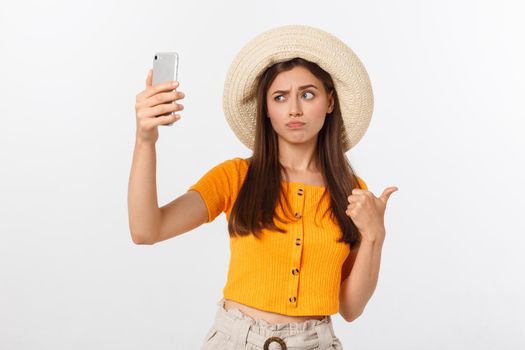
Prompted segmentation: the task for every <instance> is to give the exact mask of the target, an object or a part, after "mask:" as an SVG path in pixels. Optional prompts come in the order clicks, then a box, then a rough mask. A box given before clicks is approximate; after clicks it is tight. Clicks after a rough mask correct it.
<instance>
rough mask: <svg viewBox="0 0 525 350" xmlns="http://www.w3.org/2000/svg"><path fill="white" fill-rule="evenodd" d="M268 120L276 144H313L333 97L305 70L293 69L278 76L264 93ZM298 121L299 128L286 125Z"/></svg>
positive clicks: (300, 67)
mask: <svg viewBox="0 0 525 350" xmlns="http://www.w3.org/2000/svg"><path fill="white" fill-rule="evenodd" d="M266 104H267V107H268V118H270V121H271V123H272V127H273V129H274V130H275V132H276V133H277V134H278V138H279V142H288V143H291V144H302V143H309V142H316V141H317V134H318V133H319V130H321V128H322V127H323V125H324V120H325V118H326V114H327V113H330V112H332V110H333V104H334V101H333V96H332V94H330V95H328V94H327V93H326V91H325V89H324V86H323V83H322V82H321V80H319V79H317V78H316V77H315V75H313V74H312V73H311V72H310V71H309V70H308V69H306V68H304V67H302V66H296V67H294V68H292V69H291V70H289V71H285V72H281V73H279V74H278V75H277V76H276V78H275V79H274V81H273V82H272V84H271V85H270V87H269V88H268V91H267V97H266ZM290 122H301V123H303V124H301V125H299V126H295V127H294V126H292V125H288V123H290Z"/></svg>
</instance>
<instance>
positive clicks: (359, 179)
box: [357, 176, 368, 190]
mask: <svg viewBox="0 0 525 350" xmlns="http://www.w3.org/2000/svg"><path fill="white" fill-rule="evenodd" d="M357 181H358V182H359V185H360V186H361V188H362V189H363V190H368V186H367V185H366V183H365V181H364V180H363V179H361V178H360V177H359V176H358V177H357Z"/></svg>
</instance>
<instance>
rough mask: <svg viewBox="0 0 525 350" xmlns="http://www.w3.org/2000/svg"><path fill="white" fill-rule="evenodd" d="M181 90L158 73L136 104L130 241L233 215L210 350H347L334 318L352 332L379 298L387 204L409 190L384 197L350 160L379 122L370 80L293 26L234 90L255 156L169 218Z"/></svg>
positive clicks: (257, 48)
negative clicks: (158, 170) (160, 80)
mask: <svg viewBox="0 0 525 350" xmlns="http://www.w3.org/2000/svg"><path fill="white" fill-rule="evenodd" d="M150 73H151V72H150ZM176 88H177V85H175V86H173V85H170V84H158V85H156V86H152V85H151V74H148V78H147V81H146V90H144V91H142V92H141V93H139V95H137V103H136V114H137V142H136V146H135V152H134V159H133V165H132V173H131V176H130V187H129V197H128V208H129V217H130V229H131V234H132V238H133V241H134V242H135V243H138V244H153V243H156V242H160V241H163V240H166V239H168V238H171V237H174V236H177V235H179V234H182V233H184V232H187V231H190V230H192V229H194V228H196V227H198V226H200V225H201V224H203V223H207V222H211V221H212V220H214V219H215V218H216V217H217V216H218V215H219V214H220V213H223V212H224V213H226V218H227V220H228V231H229V234H230V249H231V251H230V253H231V254H230V265H229V271H228V279H227V282H226V286H225V287H224V290H223V297H222V298H221V299H220V300H219V302H218V303H217V305H218V306H219V307H218V310H217V313H216V317H215V322H214V324H213V325H212V327H211V329H210V330H209V332H208V334H207V335H206V338H205V341H204V344H203V349H342V344H341V342H340V340H339V338H338V337H337V336H336V335H335V334H334V330H333V326H332V319H331V315H332V314H335V313H337V312H339V313H340V314H341V316H342V317H343V318H344V319H345V320H346V321H348V322H351V321H352V320H354V319H355V318H357V317H358V316H359V315H360V314H361V313H362V312H363V310H364V308H365V305H366V303H367V302H368V300H369V299H370V297H371V296H372V293H373V291H374V289H375V286H376V284H377V277H378V273H379V265H380V256H381V249H382V245H383V241H384V238H385V233H386V230H385V227H384V220H383V219H384V212H385V208H386V203H387V200H388V198H389V197H390V195H391V194H392V193H393V192H394V191H396V190H398V189H397V187H389V188H387V189H385V190H384V192H383V193H382V194H381V196H380V197H376V196H374V194H372V192H370V191H368V190H367V187H366V184H365V182H364V181H363V180H362V179H361V178H360V177H358V176H357V175H356V174H355V172H354V171H353V169H352V167H351V166H350V164H349V162H348V160H347V158H346V157H345V152H346V151H348V150H349V149H350V148H351V147H353V146H355V144H356V143H357V142H358V141H359V140H360V139H361V137H362V136H363V134H364V133H365V131H366V129H367V127H368V125H369V122H370V118H371V115H372V105H373V97H372V90H371V87H370V82H369V79H368V75H367V73H366V70H365V68H364V67H363V65H362V64H361V62H360V61H359V59H358V58H357V56H356V55H355V54H354V53H353V51H352V50H351V49H350V48H349V47H348V46H346V45H345V44H344V43H342V42H341V41H340V40H339V39H337V38H336V37H334V36H333V35H331V34H329V33H327V32H325V31H322V30H320V29H317V28H313V27H309V26H298V25H293V26H283V27H278V28H274V29H272V30H269V31H267V32H264V33H262V34H260V35H259V36H257V37H256V38H254V39H252V40H251V41H250V42H249V43H248V44H247V45H246V46H245V47H244V48H243V49H242V50H241V51H240V52H239V53H238V55H237V57H236V58H235V59H234V61H233V63H232V65H231V67H230V70H229V72H228V75H227V77H226V82H225V91H224V112H225V115H226V120H227V121H228V123H229V125H230V126H231V128H232V129H233V131H234V133H235V134H236V136H237V137H238V138H239V139H240V140H241V142H242V143H243V144H245V145H246V146H247V147H248V148H250V149H251V150H252V151H253V154H252V156H251V157H249V158H248V159H242V158H238V157H235V158H232V159H228V160H226V161H224V162H222V163H220V164H218V165H217V166H215V167H213V168H212V169H210V170H209V171H208V172H207V173H206V174H205V175H204V176H203V177H202V178H201V179H199V180H198V181H197V182H196V183H195V184H194V185H193V186H191V187H190V188H189V189H188V191H187V192H186V193H185V194H184V195H182V196H180V197H179V198H177V199H175V200H174V201H172V202H171V203H168V204H167V205H165V206H163V207H162V208H158V205H157V199H156V188H155V147H154V145H155V142H156V141H157V139H158V131H157V126H158V125H162V124H169V123H171V122H173V121H177V120H178V119H179V118H180V116H178V115H174V116H166V117H158V116H160V115H162V114H164V113H166V112H175V111H179V110H182V109H183V107H182V105H180V104H176V105H175V106H172V105H171V104H168V103H169V102H171V101H174V100H179V99H182V98H183V97H184V94H183V93H182V92H180V91H175V90H176ZM170 91H173V92H170ZM358 252H359V254H358Z"/></svg>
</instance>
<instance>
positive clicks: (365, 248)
mask: <svg viewBox="0 0 525 350" xmlns="http://www.w3.org/2000/svg"><path fill="white" fill-rule="evenodd" d="M383 236H384V235H383ZM382 249H383V240H382V239H378V240H375V241H370V240H367V239H363V240H362V242H361V244H360V246H359V248H358V249H354V250H352V251H351V253H350V254H353V257H352V256H350V259H352V258H353V259H355V262H354V263H353V266H352V267H351V270H350V274H349V276H348V277H347V278H345V280H343V282H342V283H341V289H340V292H339V313H340V314H341V316H342V317H343V318H344V319H345V320H346V321H347V322H352V321H353V320H355V319H356V318H358V317H359V316H360V315H361V314H362V313H363V311H364V309H365V306H366V304H367V303H368V301H369V300H370V298H371V297H372V294H373V293H374V290H375V288H376V286H377V280H378V277H379V267H380V263H381V250H382Z"/></svg>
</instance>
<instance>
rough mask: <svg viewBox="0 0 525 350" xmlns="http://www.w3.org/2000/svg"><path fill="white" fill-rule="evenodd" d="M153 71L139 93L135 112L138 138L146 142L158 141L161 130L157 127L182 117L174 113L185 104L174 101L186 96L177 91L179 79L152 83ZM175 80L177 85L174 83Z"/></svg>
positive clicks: (149, 72) (149, 73)
mask: <svg viewBox="0 0 525 350" xmlns="http://www.w3.org/2000/svg"><path fill="white" fill-rule="evenodd" d="M151 82H152V71H151V69H150V70H149V71H148V77H147V78H146V89H145V90H143V91H141V92H140V93H139V94H138V95H137V99H136V103H135V113H136V121H137V139H138V140H140V141H144V142H152V143H155V142H157V140H158V138H159V131H158V129H157V127H158V126H159V125H161V124H170V123H173V122H176V121H178V120H179V119H180V115H178V114H172V112H175V111H181V110H183V109H184V106H183V105H182V104H180V103H172V102H173V101H176V100H180V99H182V98H184V93H183V92H181V91H176V89H177V87H178V86H179V82H178V81H168V82H165V83H160V84H156V85H155V86H152V85H151ZM173 82H175V85H173V84H172V83H173Z"/></svg>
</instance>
